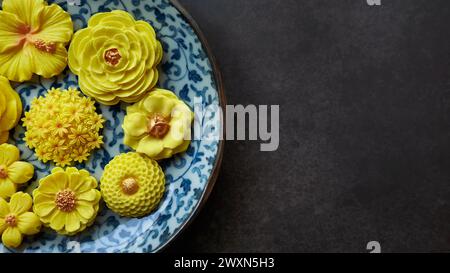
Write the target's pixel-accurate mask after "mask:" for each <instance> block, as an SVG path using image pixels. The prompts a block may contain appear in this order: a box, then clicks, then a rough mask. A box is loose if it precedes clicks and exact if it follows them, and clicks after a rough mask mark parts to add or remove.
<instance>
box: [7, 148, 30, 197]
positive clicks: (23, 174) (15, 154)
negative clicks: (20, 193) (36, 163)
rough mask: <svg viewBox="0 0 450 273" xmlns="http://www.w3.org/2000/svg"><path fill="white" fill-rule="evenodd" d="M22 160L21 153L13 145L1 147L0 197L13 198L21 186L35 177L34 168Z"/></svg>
mask: <svg viewBox="0 0 450 273" xmlns="http://www.w3.org/2000/svg"><path fill="white" fill-rule="evenodd" d="M19 160H20V151H19V149H17V147H16V146H14V145H11V144H6V143H5V144H2V145H0V197H1V198H5V199H6V198H8V197H11V195H13V194H14V193H15V192H16V191H17V187H18V186H19V185H22V184H24V183H26V182H28V181H29V180H30V179H31V178H32V177H33V175H34V167H33V165H31V164H30V163H27V162H22V161H19Z"/></svg>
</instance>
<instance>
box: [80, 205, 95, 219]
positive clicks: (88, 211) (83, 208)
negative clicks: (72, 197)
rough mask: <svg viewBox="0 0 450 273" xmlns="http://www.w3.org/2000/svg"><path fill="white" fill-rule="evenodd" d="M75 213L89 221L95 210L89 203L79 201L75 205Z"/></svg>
mask: <svg viewBox="0 0 450 273" xmlns="http://www.w3.org/2000/svg"><path fill="white" fill-rule="evenodd" d="M77 212H78V213H79V214H80V216H81V217H83V218H84V219H86V220H91V218H92V217H93V216H94V213H95V210H94V208H93V207H92V205H91V204H90V203H89V202H85V201H81V202H78V203H77Z"/></svg>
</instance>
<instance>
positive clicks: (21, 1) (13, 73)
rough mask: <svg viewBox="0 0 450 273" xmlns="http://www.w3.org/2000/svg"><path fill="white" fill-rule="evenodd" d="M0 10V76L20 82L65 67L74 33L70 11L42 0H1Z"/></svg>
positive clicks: (48, 74) (44, 75)
mask: <svg viewBox="0 0 450 273" xmlns="http://www.w3.org/2000/svg"><path fill="white" fill-rule="evenodd" d="M2 8H3V10H2V11H0V37H1V38H0V64H1V65H0V75H3V76H5V77H7V78H8V79H9V80H11V81H18V82H23V81H26V80H29V79H31V77H32V76H33V73H34V74H38V75H40V76H43V77H45V78H50V77H53V76H55V75H58V74H60V73H61V72H62V71H63V70H64V68H65V67H66V66H67V50H66V47H65V46H66V45H67V43H68V42H69V41H70V38H71V37H72V34H73V24H72V20H71V18H70V14H68V13H67V12H65V11H64V10H63V9H62V8H61V7H60V6H58V5H56V4H52V5H47V2H46V1H44V0H3V4H2Z"/></svg>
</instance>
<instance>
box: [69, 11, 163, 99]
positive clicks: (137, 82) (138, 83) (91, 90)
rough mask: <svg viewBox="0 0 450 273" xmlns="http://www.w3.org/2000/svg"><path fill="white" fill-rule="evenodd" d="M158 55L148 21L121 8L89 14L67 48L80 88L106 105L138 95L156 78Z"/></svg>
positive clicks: (148, 87)
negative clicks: (88, 17) (82, 27)
mask: <svg viewBox="0 0 450 273" xmlns="http://www.w3.org/2000/svg"><path fill="white" fill-rule="evenodd" d="M161 58H162V47H161V44H160V42H159V41H157V40H156V34H155V31H154V29H153V28H152V27H151V26H150V24H148V23H147V22H145V21H135V20H134V18H133V17H132V16H131V15H130V14H129V13H127V12H125V11H121V10H115V11H112V12H104V13H97V14H95V15H94V16H92V17H91V18H90V19H89V22H88V27H87V28H85V29H82V30H79V31H78V32H76V33H75V35H74V38H73V40H72V42H71V44H70V48H69V67H70V69H71V70H72V72H73V73H75V74H76V75H78V81H79V84H80V88H81V91H83V93H85V94H86V95H88V96H91V97H93V98H95V99H96V100H97V101H98V102H100V103H102V104H106V105H114V104H117V103H118V102H119V101H121V100H122V101H125V102H130V103H131V102H136V101H138V100H139V99H140V98H142V97H143V96H144V95H145V94H146V93H147V92H148V91H150V90H151V89H152V88H153V87H154V86H155V85H156V83H157V81H158V70H157V68H156V66H157V65H158V64H159V63H160V62H161Z"/></svg>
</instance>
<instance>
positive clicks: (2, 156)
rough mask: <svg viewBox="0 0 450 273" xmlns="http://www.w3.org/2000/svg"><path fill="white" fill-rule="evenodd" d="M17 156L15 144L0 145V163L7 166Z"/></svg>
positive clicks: (17, 157) (18, 155) (16, 158)
mask: <svg viewBox="0 0 450 273" xmlns="http://www.w3.org/2000/svg"><path fill="white" fill-rule="evenodd" d="M19 158H20V151H19V149H18V148H17V147H16V146H14V145H11V144H2V145H0V165H6V166H9V165H11V164H12V163H13V162H15V161H17V160H19Z"/></svg>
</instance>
